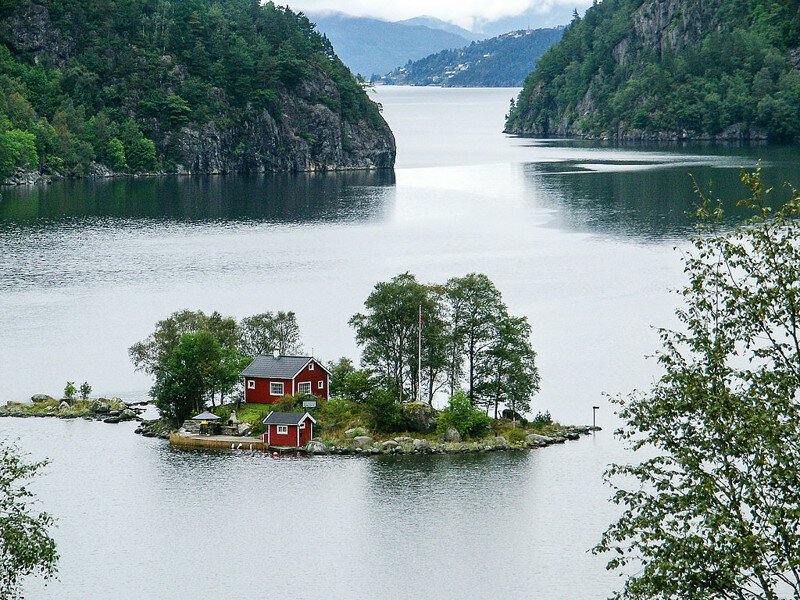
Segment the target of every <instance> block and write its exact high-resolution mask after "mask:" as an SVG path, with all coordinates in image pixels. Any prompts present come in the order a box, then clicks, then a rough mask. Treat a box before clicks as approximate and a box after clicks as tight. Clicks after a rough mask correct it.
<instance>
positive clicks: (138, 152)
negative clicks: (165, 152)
mask: <svg viewBox="0 0 800 600" xmlns="http://www.w3.org/2000/svg"><path fill="white" fill-rule="evenodd" d="M125 155H126V156H127V163H128V166H129V167H130V168H131V170H132V171H134V172H136V173H145V172H148V171H156V170H157V169H158V158H157V157H156V145H155V144H154V143H153V141H152V140H148V139H147V138H146V137H144V136H140V137H137V138H134V139H133V140H131V141H130V142H129V143H128V146H127V148H126V152H125Z"/></svg>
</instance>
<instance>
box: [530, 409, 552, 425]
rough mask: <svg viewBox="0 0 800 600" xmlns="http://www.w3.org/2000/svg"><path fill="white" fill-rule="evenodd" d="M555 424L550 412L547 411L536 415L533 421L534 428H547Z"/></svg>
mask: <svg viewBox="0 0 800 600" xmlns="http://www.w3.org/2000/svg"><path fill="white" fill-rule="evenodd" d="M552 424H553V417H551V416H550V411H549V410H546V411H544V412H538V413H536V416H535V417H533V420H532V421H531V425H533V426H534V427H546V426H547V425H552Z"/></svg>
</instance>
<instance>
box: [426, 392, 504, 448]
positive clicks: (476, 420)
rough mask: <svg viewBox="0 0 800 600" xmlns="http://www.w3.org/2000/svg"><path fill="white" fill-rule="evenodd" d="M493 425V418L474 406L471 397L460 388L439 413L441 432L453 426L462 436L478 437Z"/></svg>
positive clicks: (438, 428) (438, 426) (483, 434)
mask: <svg viewBox="0 0 800 600" xmlns="http://www.w3.org/2000/svg"><path fill="white" fill-rule="evenodd" d="M491 426H492V419H491V418H490V417H489V416H488V415H486V414H485V413H484V412H482V411H480V410H476V409H475V408H472V403H471V402H470V401H469V397H468V396H467V395H466V394H465V393H464V392H463V391H460V390H459V391H458V392H456V393H455V395H454V396H453V397H452V398H450V401H449V402H448V403H447V408H446V409H444V410H443V411H442V412H441V413H440V414H439V422H438V425H437V431H438V432H439V433H440V434H441V433H444V432H446V431H447V430H448V429H449V428H450V427H453V428H455V429H456V430H458V433H460V434H461V437H462V438H467V437H473V438H478V437H483V436H485V435H486V434H487V433H489V430H490V429H491Z"/></svg>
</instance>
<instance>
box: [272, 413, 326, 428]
mask: <svg viewBox="0 0 800 600" xmlns="http://www.w3.org/2000/svg"><path fill="white" fill-rule="evenodd" d="M306 418H309V419H311V422H312V423H316V422H317V421H316V419H314V417H312V416H311V415H309V414H308V413H307V412H306V413H299V412H275V411H274V410H273V411H272V412H271V413H269V414H268V415H267V416H266V417H265V418H264V421H263V423H264V425H299V424H300V423H302V422H303V420H304V419H306Z"/></svg>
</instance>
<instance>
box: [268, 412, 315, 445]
mask: <svg viewBox="0 0 800 600" xmlns="http://www.w3.org/2000/svg"><path fill="white" fill-rule="evenodd" d="M263 423H264V425H266V426H267V432H266V433H262V434H261V441H262V442H265V443H266V444H267V445H269V446H280V447H282V448H300V447H301V446H305V445H306V444H308V442H310V441H311V438H313V437H314V425H315V424H316V423H317V422H316V421H315V420H314V417H312V416H311V415H310V414H308V413H287V412H275V411H274V410H273V411H272V412H271V413H269V414H268V415H267V416H266V418H265V419H264V421H263Z"/></svg>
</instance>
